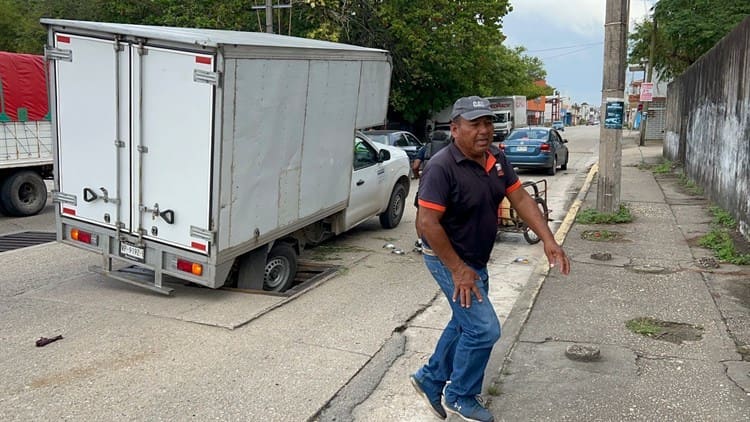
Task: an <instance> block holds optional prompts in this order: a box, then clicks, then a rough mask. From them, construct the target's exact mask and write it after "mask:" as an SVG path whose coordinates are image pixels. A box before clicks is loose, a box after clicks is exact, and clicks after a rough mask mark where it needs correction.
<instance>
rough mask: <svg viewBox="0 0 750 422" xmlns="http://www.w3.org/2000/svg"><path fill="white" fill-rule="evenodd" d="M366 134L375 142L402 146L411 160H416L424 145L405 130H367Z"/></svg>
mask: <svg viewBox="0 0 750 422" xmlns="http://www.w3.org/2000/svg"><path fill="white" fill-rule="evenodd" d="M364 134H365V135H367V137H368V138H370V139H371V140H372V141H373V142H377V143H379V144H383V145H390V146H394V147H398V148H401V149H402V150H404V152H406V155H407V156H409V161H410V162H411V161H414V159H415V158H416V157H417V151H419V149H420V148H422V145H423V144H422V142H421V141H420V140H419V139H417V137H416V136H414V135H413V134H412V133H411V132H407V131H405V130H366V131H364Z"/></svg>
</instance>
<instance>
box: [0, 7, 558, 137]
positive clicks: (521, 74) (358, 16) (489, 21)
mask: <svg viewBox="0 0 750 422" xmlns="http://www.w3.org/2000/svg"><path fill="white" fill-rule="evenodd" d="M263 4H265V2H264V1H262V0H255V1H248V0H224V1H221V2H216V1H213V0H31V1H29V0H26V1H24V0H0V12H2V13H0V40H3V41H5V43H6V44H4V45H3V49H6V50H10V51H25V52H35V53H41V52H42V46H43V45H44V43H45V40H46V34H45V32H44V28H43V27H42V26H41V25H39V23H38V22H39V18H40V17H42V16H44V17H51V18H63V19H79V20H94V21H106V22H121V23H135V24H146V25H166V26H185V27H198V28H219V29H231V30H240V31H263V30H265V13H264V11H262V10H260V11H256V10H253V9H252V6H254V5H258V6H260V5H263ZM511 10H512V8H511V6H510V5H509V2H508V0H388V1H383V0H359V1H351V0H295V1H294V5H293V8H292V9H291V10H289V9H281V10H276V11H275V14H274V16H275V22H274V29H275V31H276V32H277V33H284V34H290V35H294V36H301V37H306V38H315V39H323V40H330V41H336V42H344V43H349V44H355V45H361V46H367V47H373V48H380V49H384V50H388V51H390V52H391V55H392V58H393V77H392V83H391V88H392V89H391V96H390V98H391V111H392V112H393V113H392V114H396V115H398V116H399V117H400V118H402V119H404V120H407V121H411V122H414V121H416V120H418V119H424V118H426V117H428V116H429V115H430V114H431V113H432V112H434V111H439V110H441V109H443V108H444V107H446V106H448V105H450V104H451V103H452V102H453V101H454V100H455V99H456V98H458V97H460V96H464V95H482V96H490V95H511V94H512V95H525V96H527V97H529V98H534V97H537V96H539V95H543V94H549V93H550V92H551V88H549V87H539V86H536V85H535V84H534V81H535V80H538V79H544V77H545V76H546V72H545V71H544V66H543V64H542V62H541V61H540V60H539V59H537V58H535V57H530V56H526V55H525V54H524V50H523V49H518V48H517V49H509V48H508V47H506V46H504V45H503V41H504V39H505V37H504V36H503V34H502V18H503V17H504V16H505V15H506V14H507V13H508V12H510V11H511ZM5 12H7V13H5ZM14 40H25V44H20V43H18V42H16V41H14Z"/></svg>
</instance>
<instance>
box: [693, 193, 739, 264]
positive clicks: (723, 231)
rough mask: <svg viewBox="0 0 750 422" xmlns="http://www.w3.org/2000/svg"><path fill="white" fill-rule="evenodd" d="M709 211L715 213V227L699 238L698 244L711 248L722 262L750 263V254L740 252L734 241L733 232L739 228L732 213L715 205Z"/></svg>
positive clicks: (713, 221) (713, 222) (713, 223)
mask: <svg viewBox="0 0 750 422" xmlns="http://www.w3.org/2000/svg"><path fill="white" fill-rule="evenodd" d="M708 211H709V212H710V213H711V215H713V220H712V225H713V228H712V229H711V231H709V232H708V233H706V234H705V235H703V236H701V238H700V239H698V244H699V245H700V246H702V247H704V248H707V249H711V250H712V251H713V253H714V256H715V257H716V258H718V259H719V260H720V261H722V262H728V263H730V264H735V265H750V254H747V253H741V252H739V251H738V250H737V245H736V244H735V242H734V238H733V236H732V233H734V232H735V231H736V230H737V222H736V221H735V220H734V218H733V217H732V215H731V214H729V213H728V212H727V211H724V210H723V209H722V208H720V207H717V206H715V205H714V206H711V207H710V208H709V209H708ZM738 237H739V236H738Z"/></svg>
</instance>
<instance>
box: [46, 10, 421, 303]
mask: <svg viewBox="0 0 750 422" xmlns="http://www.w3.org/2000/svg"><path fill="white" fill-rule="evenodd" d="M41 22H42V23H43V24H44V25H46V27H47V28H48V34H49V35H48V45H47V46H46V49H45V55H46V57H47V59H48V62H49V84H50V96H51V104H52V107H51V108H52V126H53V137H54V145H55V163H56V166H55V171H56V179H55V180H56V182H55V183H56V184H55V191H54V200H55V201H56V203H57V205H58V210H57V224H56V226H57V236H58V240H59V241H61V242H63V243H66V244H70V245H75V246H76V247H80V248H83V249H87V250H90V251H92V252H95V253H97V254H99V255H100V256H101V257H102V264H101V265H100V266H97V267H95V268H93V269H94V270H95V271H96V272H98V273H101V274H104V275H106V276H107V277H110V278H113V279H116V280H120V281H123V282H126V283H130V284H134V285H138V286H142V287H145V288H147V289H150V290H153V291H155V292H159V293H164V294H171V293H172V290H173V289H172V288H170V287H169V286H168V285H166V284H165V283H164V281H165V279H166V278H167V277H173V278H177V279H179V280H185V281H188V282H191V283H195V284H198V285H202V286H206V287H209V288H218V287H221V286H223V285H225V284H228V283H236V284H237V285H238V286H239V287H242V288H249V289H265V290H271V291H283V290H285V289H286V288H288V287H289V286H290V284H291V282H292V280H293V278H294V273H295V272H296V259H297V256H298V254H299V253H300V252H301V250H302V249H303V248H304V247H305V246H306V245H309V244H315V243H319V242H320V241H322V240H324V239H326V238H327V237H330V236H332V235H335V234H338V233H342V232H344V231H346V230H348V229H350V228H352V227H354V226H356V225H357V224H359V223H361V222H363V221H366V220H368V219H370V218H372V217H374V216H379V217H380V222H381V225H382V226H383V227H385V228H391V227H395V226H396V225H398V224H399V222H400V220H401V216H402V214H403V210H404V206H405V203H406V201H405V198H406V196H407V195H408V190H409V179H408V174H409V166H408V158H407V156H406V154H405V153H404V152H403V151H401V150H399V149H397V148H392V147H386V146H383V145H375V144H374V143H372V142H370V140H369V139H367V138H366V137H365V136H364V135H362V134H361V133H359V132H358V131H357V129H360V128H365V127H370V126H376V125H380V124H382V123H383V122H384V121H385V116H386V110H387V105H388V93H389V88H390V76H391V60H390V55H389V53H388V52H387V51H383V50H378V49H370V48H363V47H357V46H351V45H344V44H339V43H332V42H324V41H317V40H309V39H302V38H295V37H287V36H280V35H273V34H265V33H247V32H234V31H223V30H208V29H195V28H172V27H156V26H145V25H129V24H113V23H103V22H84V21H68V20H57V19H42V20H41ZM167 281H168V280H167ZM167 284H168V283H167Z"/></svg>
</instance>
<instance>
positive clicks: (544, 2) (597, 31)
mask: <svg viewBox="0 0 750 422" xmlns="http://www.w3.org/2000/svg"><path fill="white" fill-rule="evenodd" d="M655 1H656V0H630V19H629V20H630V27H631V28H632V26H633V23H634V22H640V21H643V19H644V17H645V16H646V15H648V13H649V9H650V8H651V7H652V6H653V4H654V3H655ZM511 5H512V6H513V11H512V12H510V14H509V15H508V18H509V19H519V20H524V21H534V20H536V21H537V22H539V24H540V25H539V26H540V27H538V28H529V30H531V31H534V30H536V31H540V32H543V33H547V34H550V33H553V32H554V31H556V30H557V31H564V32H567V33H569V34H571V35H575V36H576V37H578V38H579V39H601V38H602V37H603V34H604V18H605V14H606V6H607V2H606V0H511ZM551 39H555V38H554V37H552V38H551Z"/></svg>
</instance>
